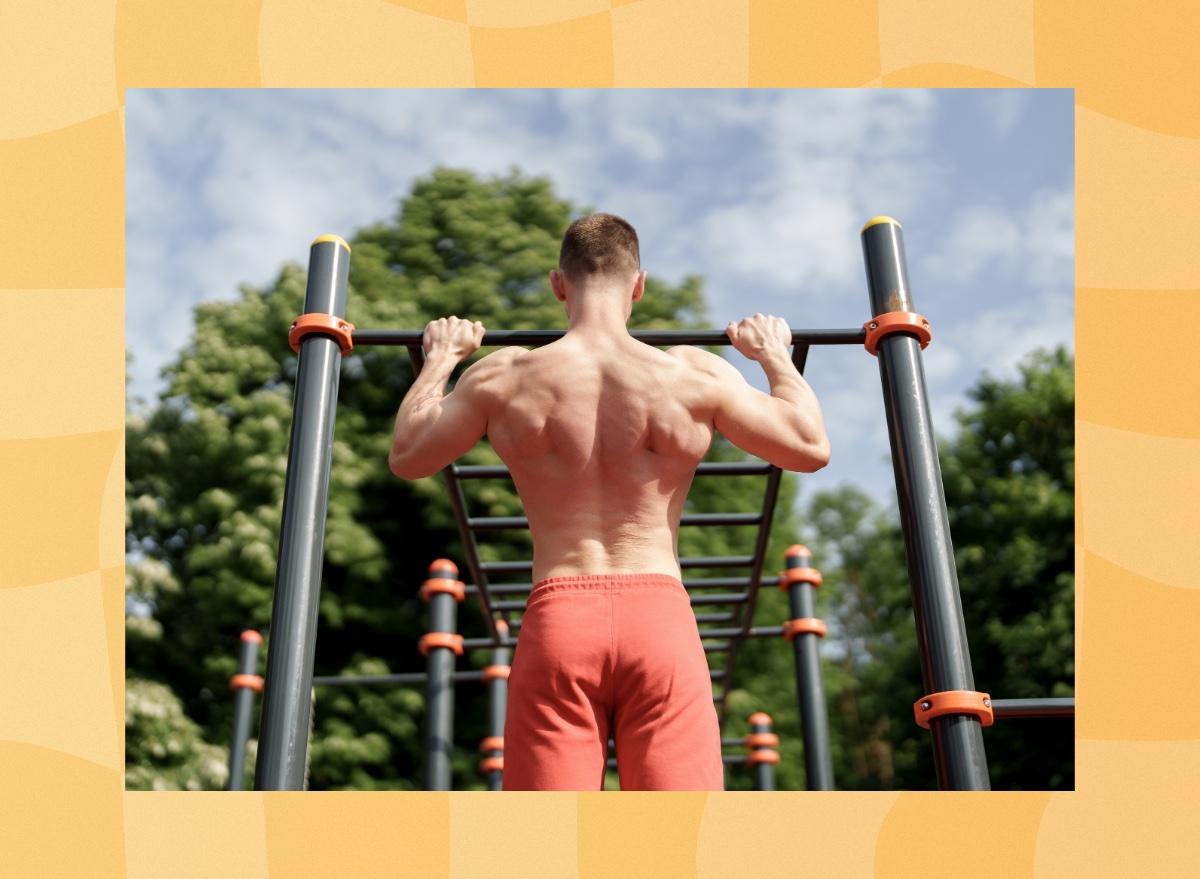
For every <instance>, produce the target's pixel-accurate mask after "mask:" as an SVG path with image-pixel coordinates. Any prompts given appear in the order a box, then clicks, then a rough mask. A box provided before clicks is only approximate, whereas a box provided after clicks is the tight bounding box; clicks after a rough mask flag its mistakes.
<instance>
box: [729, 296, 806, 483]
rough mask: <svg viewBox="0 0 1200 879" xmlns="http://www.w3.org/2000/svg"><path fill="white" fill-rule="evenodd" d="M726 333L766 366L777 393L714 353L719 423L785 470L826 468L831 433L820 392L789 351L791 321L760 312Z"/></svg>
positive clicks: (747, 448)
mask: <svg viewBox="0 0 1200 879" xmlns="http://www.w3.org/2000/svg"><path fill="white" fill-rule="evenodd" d="M725 332H726V333H727V334H728V335H729V338H730V340H731V341H732V342H733V346H734V347H735V348H736V349H737V350H738V351H739V352H741V353H742V354H743V355H745V356H746V357H748V358H749V359H751V360H755V361H757V362H758V364H759V365H760V366H761V367H762V368H763V372H764V373H766V376H767V381H768V382H769V383H770V387H771V393H770V394H764V393H763V392H762V391H760V390H757V389H756V388H754V387H752V386H751V385H750V384H749V383H748V382H747V381H746V380H745V379H744V378H743V377H742V374H741V373H740V372H738V370H737V368H736V367H734V366H733V364H731V363H729V362H728V361H726V360H724V359H722V358H720V357H716V356H714V355H708V357H709V358H711V360H712V361H717V363H712V367H711V368H712V373H713V376H714V378H715V380H716V406H715V408H714V412H713V424H714V426H715V427H716V428H717V430H719V431H721V433H722V434H724V435H725V437H726V438H727V439H728V440H729V441H730V442H732V443H733V444H734V445H735V446H737V447H738V448H740V449H742V450H743V451H746V452H749V453H750V454H752V455H754V456H755V457H758V458H762V459H763V460H764V461H768V462H770V463H772V464H774V465H776V466H777V467H782V468H783V469H784V470H795V471H799V472H801V473H812V472H814V471H816V470H820V469H821V468H822V467H824V466H825V465H826V464H828V463H829V456H830V448H829V437H828V436H826V434H825V421H824V419H823V418H822V416H821V406H820V404H819V403H818V402H817V395H816V394H815V393H813V390H812V388H810V387H809V385H808V382H806V381H805V380H804V377H803V376H802V375H800V372H799V371H798V370H797V369H796V366H795V364H793V363H792V359H791V357H790V356H789V354H788V346H789V345H790V344H791V341H792V339H791V330H790V329H789V328H788V325H787V323H786V322H785V321H784V320H783V319H781V318H777V317H764V316H763V315H761V314H757V315H755V316H754V317H748V318H746V319H745V320H743V321H740V322H731V323H730V324H729V326H728V327H727V328H726V330H725ZM718 364H719V365H718Z"/></svg>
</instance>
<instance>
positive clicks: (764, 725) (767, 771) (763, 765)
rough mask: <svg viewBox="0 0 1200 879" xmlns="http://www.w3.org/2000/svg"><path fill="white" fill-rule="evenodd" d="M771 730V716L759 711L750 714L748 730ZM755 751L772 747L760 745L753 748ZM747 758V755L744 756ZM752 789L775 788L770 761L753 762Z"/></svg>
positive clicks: (773, 768) (770, 789) (773, 769)
mask: <svg viewBox="0 0 1200 879" xmlns="http://www.w3.org/2000/svg"><path fill="white" fill-rule="evenodd" d="M770 731H771V717H770V715H768V714H765V713H763V712H761V711H759V712H756V713H755V714H751V715H750V732H752V733H758V734H764V733H769V732H770ZM754 750H755V751H771V750H773V749H772V748H770V747H768V746H765V745H764V746H762V747H758V748H754ZM745 759H746V760H749V755H747V757H746V758H745ZM754 789H755V790H763V791H772V790H775V766H774V764H772V763H768V762H766V761H761V762H758V763H755V764H754Z"/></svg>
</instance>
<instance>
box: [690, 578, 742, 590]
mask: <svg viewBox="0 0 1200 879" xmlns="http://www.w3.org/2000/svg"><path fill="white" fill-rule="evenodd" d="M749 586H750V580H749V579H748V578H746V577H705V578H704V579H703V580H684V581H683V588H684V589H747V588H749Z"/></svg>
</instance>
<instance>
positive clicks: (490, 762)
mask: <svg viewBox="0 0 1200 879" xmlns="http://www.w3.org/2000/svg"><path fill="white" fill-rule="evenodd" d="M479 771H480V772H482V773H484V774H485V775H486V774H487V773H489V772H503V771H504V758H503V757H484V758H483V759H482V760H480V761H479Z"/></svg>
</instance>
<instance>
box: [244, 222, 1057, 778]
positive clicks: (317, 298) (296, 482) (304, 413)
mask: <svg viewBox="0 0 1200 879" xmlns="http://www.w3.org/2000/svg"><path fill="white" fill-rule="evenodd" d="M861 239H862V247H863V257H864V261H865V264H866V275H867V287H868V294H869V299H870V305H871V315H872V317H871V318H870V319H869V320H868V321H867V322H866V323H864V324H863V326H862V327H854V328H850V329H832V330H828V329H818V330H800V329H793V330H792V346H793V347H792V361H793V363H795V365H796V367H797V369H798V370H799V371H800V372H801V373H803V371H804V366H805V363H806V361H807V358H808V354H809V351H810V348H811V347H812V346H822V345H862V346H864V347H865V348H866V350H867V351H868V352H870V353H871V354H872V355H874V356H876V357H877V358H878V361H879V372H880V378H881V381H882V385H883V396H884V409H885V414H886V417H887V425H888V434H889V439H890V444H891V451H892V463H893V468H894V470H895V475H896V491H897V501H898V504H899V512H900V522H901V529H902V533H903V538H904V544H905V557H906V563H907V569H908V577H909V586H910V591H911V595H912V601H913V610H914V617H915V623H916V628H917V644H918V650H919V655H920V661H921V670H922V679H923V683H924V689H925V695H923V696H921V698H919V699H917V700H916V701H915V702H914V705H913V712H914V720H915V722H916V723H917V724H919V725H920V726H922V727H925V728H927V729H929V730H930V734H931V741H932V745H933V749H934V758H935V760H934V762H935V767H936V772H937V780H938V785H939V787H940V788H941V789H943V790H988V789H990V782H989V778H988V769H987V761H986V757H985V754H984V746H983V732H982V729H983V727H985V726H990V725H991V724H992V723H993V721H994V719H995V718H1004V717H1063V716H1073V715H1074V699H1020V700H1001V699H996V700H993V699H992V698H991V696H990V695H989V694H988V693H986V692H979V691H977V690H976V689H975V682H974V676H973V673H972V670H971V660H970V654H969V651H968V645H967V637H966V627H965V624H964V621H963V612H962V602H961V598H960V595H959V587H958V575H957V571H956V568H955V561H954V551H953V546H952V544H951V540H950V531H949V525H948V521H947V512H946V500H945V494H944V490H943V486H942V480H941V470H940V466H939V464H938V457H937V449H936V446H935V443H934V435H933V427H932V419H931V415H930V409H929V402H928V394H927V391H926V384H925V373H924V367H923V365H922V360H921V351H922V350H923V349H924V348H925V347H926V346H927V345H928V344H929V341H930V339H931V329H930V325H929V321H927V320H926V319H925V318H924V317H922V316H921V315H920V314H917V313H916V312H915V310H914V309H913V304H912V296H911V292H910V288H909V281H908V268H907V264H906V260H905V254H904V239H903V230H902V229H901V227H900V224H899V223H898V222H896V221H895V220H893V219H892V218H890V217H876V218H874V219H872V220H870V221H868V222H867V224H866V225H865V226H864V227H863V229H862V233H861ZM349 268H350V247H349V245H348V244H347V243H346V242H345V241H344V240H343V239H341V238H339V237H337V236H335V235H325V236H322V237H320V238H318V239H316V241H314V242H313V244H312V248H311V251H310V257H309V273H308V284H307V288H306V291H305V298H304V314H303V315H301V316H300V317H299V318H297V320H296V321H295V322H294V323H293V325H292V328H291V331H290V334H289V340H290V342H291V344H292V347H293V349H295V350H296V351H297V353H298V362H297V367H296V386H295V401H294V409H295V413H294V417H293V422H292V433H291V442H290V446H289V452H288V468H287V480H286V486H285V492H284V501H283V516H282V521H281V526H280V531H281V533H280V543H279V564H278V568H277V573H276V585H275V598H274V606H273V611H272V618H271V633H272V638H271V645H270V650H269V652H268V656H267V667H266V675H265V679H264V678H260V677H258V676H256V675H255V674H254V671H255V668H256V662H257V651H258V645H259V643H261V637H260V636H258V634H257V633H254V632H247V633H245V634H244V635H243V638H242V656H241V671H240V673H239V674H238V675H235V676H234V678H233V680H232V681H231V686H233V688H234V690H235V719H234V734H233V743H232V747H231V756H230V764H231V765H230V769H231V772H230V787H231V788H232V789H237V788H239V787H240V784H241V778H242V775H243V772H244V759H245V757H244V755H245V742H246V738H247V736H248V734H249V726H250V714H251V711H252V708H253V697H254V693H255V692H256V691H258V690H262V692H263V705H262V715H261V726H260V736H259V749H258V755H257V761H256V766H255V782H254V786H255V789H256V790H301V789H303V788H304V787H305V784H306V767H307V751H308V740H309V735H310V729H311V723H312V712H313V692H314V691H313V687H314V686H322V685H325V686H345V685H350V684H355V685H358V684H415V683H424V684H425V685H426V687H427V692H428V703H427V715H426V730H425V758H426V760H425V787H426V789H428V790H448V789H449V787H450V753H451V744H452V739H453V712H454V702H453V695H454V684H455V683H456V682H467V681H482V682H485V683H487V685H488V687H489V694H490V697H491V699H490V712H489V721H490V730H489V731H490V733H491V735H489V736H488V737H487V738H485V739H484V740H483V742H482V743H481V748H480V749H481V751H482V753H483V754H484V759H483V761H482V763H481V766H480V769H481V771H482V772H484V773H485V775H486V776H487V777H488V784H489V787H490V788H491V789H493V790H498V789H499V788H500V782H501V777H502V771H503V744H504V743H503V738H502V736H503V722H504V720H503V719H504V705H505V694H506V685H507V681H506V679H507V670H508V660H509V654H510V651H511V650H512V649H513V648H514V647H516V646H517V642H518V641H519V632H520V625H521V616H520V615H521V612H522V611H523V609H524V605H525V600H524V598H522V597H521V596H523V595H528V593H529V591H530V589H531V588H532V584H531V583H529V582H527V581H528V579H529V576H528V575H529V574H530V573H531V572H532V567H533V564H532V561H524V562H485V561H482V560H481V559H480V554H479V551H478V546H479V545H478V542H477V537H476V536H477V534H479V533H480V532H487V531H496V530H509V529H521V528H527V527H528V521H527V520H526V519H525V518H523V517H472V516H471V515H470V514H469V511H468V507H467V502H466V497H465V494H464V492H463V488H462V482H463V480H470V479H504V478H507V476H508V471H507V468H505V467H502V466H466V465H459V464H457V463H455V464H451V465H450V466H448V467H446V468H445V469H444V470H443V471H442V472H443V476H444V478H445V481H446V484H447V487H448V490H449V493H450V500H451V502H452V505H453V508H454V515H455V519H456V521H457V524H458V528H459V531H460V533H461V536H462V542H463V546H464V552H465V556H466V558H465V562H466V568H467V571H468V572H469V574H470V577H471V580H472V583H471V584H470V585H467V584H464V583H463V582H462V581H461V580H459V577H458V574H459V572H458V568H457V566H455V565H454V564H453V563H452V562H450V561H448V560H444V559H441V560H438V561H436V562H434V563H433V564H432V565H431V566H430V570H429V577H428V579H427V580H426V581H425V584H424V585H423V587H422V590H421V592H422V597H423V598H425V599H426V600H427V601H428V602H429V605H430V626H429V632H428V634H426V635H424V636H423V637H422V638H421V640H420V643H419V644H418V645H417V646H418V647H419V649H420V650H421V652H422V654H424V655H425V657H426V661H427V670H426V672H425V673H423V674H422V673H413V674H400V675H381V676H375V677H349V678H347V677H330V678H321V677H314V675H313V666H314V656H315V650H316V631H317V618H318V605H319V591H320V579H321V566H322V558H323V555H324V531H325V520H326V514H327V503H328V492H329V475H330V468H331V466H332V445H333V432H334V422H335V411H336V403H337V389H338V377H339V370H340V365H341V360H342V357H344V356H345V355H347V354H349V353H350V352H351V351H352V350H353V349H354V347H356V346H363V345H392V346H403V347H405V348H406V349H407V350H408V353H409V356H410V358H411V360H412V364H413V369H414V372H419V371H420V370H421V368H422V365H423V362H424V353H423V349H422V347H421V340H422V331H421V330H368V329H358V328H356V327H354V326H353V325H352V324H350V323H348V322H347V321H346V320H345V318H344V315H345V310H346V291H347V283H348V278H349ZM562 335H563V331H561V330H488V331H486V332H485V334H484V338H483V343H482V344H483V346H484V347H492V346H505V345H528V346H537V345H545V344H548V343H550V342H552V341H554V340H556V339H558V338H561V336H562ZM632 335H633V337H634V338H635V339H638V340H640V341H642V342H644V343H646V344H649V345H704V346H713V345H728V344H730V341H729V338H728V337H727V336H726V335H725V333H724V332H723V331H696V330H640V331H639V330H635V331H633V332H632ZM752 474H759V475H762V476H764V477H765V482H766V486H765V491H764V497H763V505H762V510H761V512H759V513H729V514H719V513H718V514H691V515H684V516H683V518H682V520H681V523H680V524H681V526H685V527H692V526H695V527H704V526H706V525H707V526H724V525H754V526H757V528H758V533H757V537H756V539H755V542H754V551H753V553H752V554H750V555H739V556H724V557H713V558H710V557H699V558H682V559H680V565H681V567H682V568H683V569H684V571H685V579H684V586H685V588H686V589H687V591H688V593H689V595H690V597H691V602H692V605H693V606H694V607H704V608H712V607H718V608H727V609H723V610H719V611H718V612H715V613H697V624H698V626H699V630H700V636H701V639H702V641H703V643H704V649H705V651H706V652H708V653H718V654H723V655H724V663H723V667H722V668H714V669H712V670H711V674H712V677H713V683H714V700H715V703H716V705H717V707H718V715H719V718H720V720H721V723H722V727H724V722H725V720H726V715H727V710H726V709H727V695H728V692H729V689H730V682H731V680H732V676H733V669H734V659H735V656H736V651H737V647H738V644H739V643H740V642H741V641H742V640H744V639H745V638H753V637H780V636H782V637H784V638H786V639H787V640H788V641H790V642H791V643H792V646H793V650H794V652H795V659H796V677H797V694H798V699H799V703H800V716H801V727H802V734H803V739H804V757H805V768H806V783H807V787H808V789H810V790H832V789H833V787H834V780H833V770H832V762H831V759H830V752H829V733H828V722H827V717H826V707H825V700H824V691H823V685H822V680H821V669H820V658H819V653H818V643H819V639H820V638H821V637H822V636H823V635H824V634H825V631H826V627H825V624H824V623H823V622H822V621H821V620H819V619H816V618H815V615H814V599H813V589H814V588H815V587H817V586H819V585H820V582H821V576H820V572H819V571H817V570H816V569H815V568H814V567H813V566H812V558H811V554H810V553H809V552H808V550H807V549H805V548H804V547H802V546H794V547H792V548H791V549H790V550H789V551H788V553H787V557H786V564H787V567H786V570H785V571H784V572H783V574H782V575H781V576H780V578H779V585H780V588H783V589H786V590H787V591H788V594H789V601H790V609H791V615H792V619H790V620H788V621H786V622H785V623H784V624H783V625H781V626H757V627H756V626H754V625H752V622H753V616H754V608H755V601H756V596H757V592H758V589H759V588H760V586H761V585H763V583H764V582H766V581H765V580H764V567H765V562H766V560H765V554H766V547H767V538H768V534H769V532H770V527H771V522H772V519H773V515H774V510H775V505H776V500H777V496H778V490H779V484H780V480H781V476H782V473H781V471H780V470H779V468H777V467H775V466H773V465H771V464H767V463H764V462H753V461H751V462H739V463H715V462H711V463H710V462H705V463H701V464H700V465H699V467H698V468H697V473H696V475H697V476H703V477H709V476H712V477H720V476H731V475H740V476H744V475H752ZM714 569H721V570H725V569H728V570H735V571H740V572H741V573H740V574H738V575H736V576H730V577H711V576H706V577H703V578H699V579H687V571H689V570H714ZM747 572H748V573H747ZM523 575H524V577H525V580H526V582H516V583H512V582H496V580H498V579H499V580H507V578H509V577H518V578H520V577H522V576H523ZM714 589H722V590H735V591H732V592H728V591H726V592H712V591H711V590H714ZM467 595H473V596H475V597H476V598H477V599H478V603H479V605H480V609H481V611H482V614H483V620H484V622H485V624H486V629H487V634H486V636H485V637H482V638H477V639H464V638H463V637H462V636H461V635H458V634H456V633H455V628H456V616H457V603H458V602H459V601H462V600H463V599H464V598H465V597H466V596H467ZM476 648H491V663H490V664H489V665H488V666H487V667H486V668H484V669H482V670H480V671H455V664H456V659H457V657H458V656H461V655H462V654H463V652H464V651H465V650H468V649H476ZM770 725H771V721H770V718H769V717H768V716H767V715H766V714H763V713H762V712H759V713H756V714H754V715H752V716H751V718H750V726H751V733H750V734H749V735H748V736H747V737H746V738H745V739H724V738H723V739H722V744H723V745H725V746H729V745H737V746H742V747H744V748H745V750H746V753H744V754H740V755H730V756H727V757H725V758H724V759H725V762H727V763H748V764H750V765H752V766H753V767H754V772H755V786H756V788H758V789H759V790H771V789H773V786H774V785H773V781H772V766H773V764H774V763H777V762H778V760H779V755H778V752H776V751H775V750H773V747H774V745H775V744H777V743H778V739H777V737H776V736H775V735H774V734H773V733H772V732H771V731H770ZM619 759H620V755H619V754H617V755H616V756H615V760H619ZM609 764H610V766H611V765H614V760H613V759H612V754H611V748H610V761H609Z"/></svg>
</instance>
